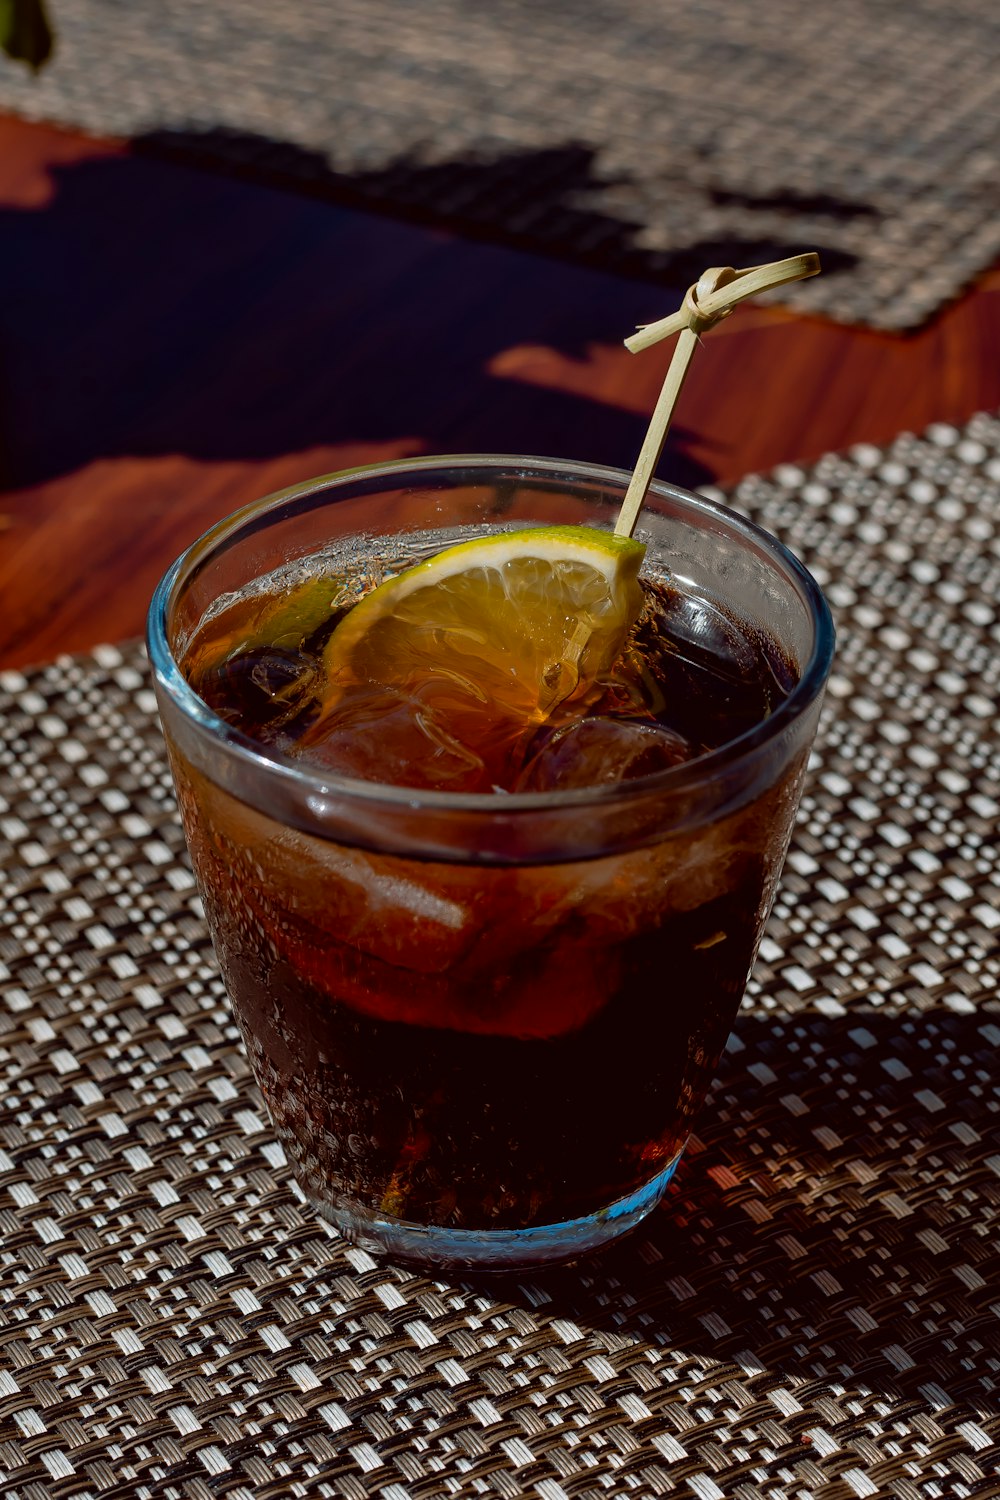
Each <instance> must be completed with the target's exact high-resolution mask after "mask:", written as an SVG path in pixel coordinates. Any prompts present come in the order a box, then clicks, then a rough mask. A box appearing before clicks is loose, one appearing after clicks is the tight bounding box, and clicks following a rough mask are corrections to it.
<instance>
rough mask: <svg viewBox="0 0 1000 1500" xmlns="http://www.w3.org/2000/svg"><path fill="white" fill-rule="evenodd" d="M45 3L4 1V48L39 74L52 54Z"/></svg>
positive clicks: (0, 2) (0, 26)
mask: <svg viewBox="0 0 1000 1500" xmlns="http://www.w3.org/2000/svg"><path fill="white" fill-rule="evenodd" d="M52 45H53V38H52V28H51V26H50V25H49V20H48V17H47V16H46V14H45V6H44V4H43V0H0V47H2V48H3V50H4V51H5V52H6V53H7V55H8V57H14V58H16V59H17V60H18V62H26V63H27V64H28V66H29V67H30V68H33V69H34V70H35V71H36V72H37V71H38V69H39V68H40V67H41V66H42V63H43V62H45V60H46V58H48V57H49V56H51V53H52Z"/></svg>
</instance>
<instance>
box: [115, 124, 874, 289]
mask: <svg viewBox="0 0 1000 1500" xmlns="http://www.w3.org/2000/svg"><path fill="white" fill-rule="evenodd" d="M132 145H133V146H134V148H135V150H136V151H137V152H139V153H140V154H148V155H151V156H156V157H165V158H167V159H168V160H172V161H181V162H185V163H187V164H188V165H201V166H206V165H212V166H217V167H223V168H225V169H228V170H230V171H234V172H236V173H237V174H238V175H239V176H241V177H244V178H248V179H250V180H253V181H263V182H267V183H270V184H271V185H273V186H276V187H290V186H294V187H297V188H299V189H304V190H305V191H307V192H310V193H314V194H315V195H316V196H317V197H321V198H329V199H332V200H333V201H335V202H340V203H345V204H351V205H354V206H355V207H359V208H368V209H377V210H379V211H380V212H382V213H384V214H387V215H389V216H390V217H392V218H402V219H408V220H410V221H411V222H413V223H418V224H427V225H435V226H438V227H441V228H447V229H452V230H455V231H456V232H459V233H462V234H465V235H468V236H472V237H476V238H479V239H485V240H488V241H490V242H491V243H493V244H506V245H511V246H513V247H516V248H518V249H528V250H543V251H545V252H546V253H548V254H551V255H555V256H559V257H561V258H563V259H566V260H569V261H571V262H573V263H575V264H578V265H590V266H594V267H596V268H598V269H602V270H607V269H609V268H613V269H614V270H615V271H617V272H619V273H624V274H626V275H631V276H635V277H641V278H647V279H657V280H661V281H666V282H667V284H668V285H670V286H687V285H689V284H690V283H691V282H694V281H697V280H698V278H699V277H700V276H701V275H702V274H703V272H704V271H705V269H706V267H707V266H720V265H721V266H754V265H762V264H764V263H765V262H767V261H772V260H780V259H782V258H783V257H784V256H786V255H788V254H789V243H790V242H789V240H788V238H787V236H786V235H784V234H783V233H781V232H780V231H776V230H772V232H771V233H769V234H768V233H766V232H761V233H759V234H754V233H752V225H753V219H752V217H751V218H750V219H749V220H748V229H749V230H750V231H751V232H748V230H747V229H745V230H744V231H743V232H742V233H733V232H730V233H729V234H716V235H713V236H708V237H706V238H704V239H699V240H696V241H694V242H693V243H691V244H685V245H683V246H681V247H678V248H676V249H673V250H671V251H670V252H669V254H668V253H666V252H663V251H651V250H648V249H645V248H643V245H642V243H641V240H642V227H643V226H642V224H641V223H640V222H638V221H637V220H629V219H628V218H627V217H623V216H621V215H619V214H614V213H608V212H602V211H601V209H600V203H601V190H602V189H604V188H609V187H610V188H614V187H621V186H624V185H625V184H626V182H627V179H625V178H622V179H619V180H616V181H610V182H609V181H608V180H607V179H602V178H601V177H600V176H599V175H598V172H597V152H596V151H595V150H594V149H593V147H590V146H586V145H584V144H582V143H581V142H573V141H570V142H567V143H566V144H564V145H559V146H549V147H540V148H538V149H536V150H521V151H511V152H506V153H503V154H499V155H494V156H490V157H487V158H483V157H481V156H476V155H472V154H470V155H468V156H461V155H458V156H454V157H449V158H448V159H447V160H444V161H435V162H429V163H425V162H421V161H420V160H419V159H417V158H416V157H408V156H406V155H403V156H401V157H399V158H398V159H397V160H395V161H393V162H391V163H390V164H389V165H387V166H385V167H377V168H374V169H372V170H370V171H363V170H359V171H354V172H340V171H335V170H333V169H332V168H331V167H330V165H329V162H328V160H327V158H326V157H325V156H324V155H323V154H322V153H321V152H319V151H309V150H306V149H304V148H303V147H301V146H295V145H292V144H291V143H289V142H287V141H277V140H272V139H270V138H269V137H267V136H263V135H257V134H254V133H253V132H250V131H240V130H231V129H226V128H224V127H221V126H216V127H214V128H212V129H209V130H202V131H192V130H178V129H171V130H168V129H161V130H154V131H149V132H147V133H146V134H143V135H139V136H135V137H134V138H133V140H132ZM709 198H710V200H711V201H712V202H713V203H717V204H719V205H723V204H725V205H732V204H739V206H740V207H741V208H742V209H743V210H744V211H746V212H749V213H751V214H752V211H753V210H754V209H755V208H760V209H761V210H762V211H766V212H767V213H771V212H788V211H801V212H809V213H822V214H826V215H828V216H832V217H834V218H836V217H841V216H842V217H844V218H845V219H853V218H878V217H879V215H878V212H877V210H876V209H873V208H872V207H871V206H870V205H869V204H865V203H852V202H850V201H844V202H840V201H839V200H836V199H834V198H831V197H829V196H828V195H824V194H816V193H814V194H798V193H796V192H794V191H784V192H772V193H768V194H766V195H764V197H763V198H762V199H760V200H757V199H755V197H754V195H753V194H752V193H748V192H738V191H732V190H722V189H718V190H712V191H711V192H710V193H709ZM805 248H808V249H811V250H816V251H818V252H819V254H820V259H821V262H822V265H823V271H824V274H825V275H827V276H835V275H836V274H837V273H838V272H841V271H845V270H850V269H851V267H853V266H855V265H856V264H857V262H858V256H857V255H856V254H853V253H852V252H851V251H849V250H845V249H842V248H838V247H837V246H836V245H835V244H834V243H826V242H824V241H822V240H819V241H817V240H816V239H815V238H813V239H810V242H809V245H808V246H807V247H805Z"/></svg>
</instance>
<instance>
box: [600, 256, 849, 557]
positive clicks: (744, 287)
mask: <svg viewBox="0 0 1000 1500" xmlns="http://www.w3.org/2000/svg"><path fill="white" fill-rule="evenodd" d="M819 270H820V264H819V256H818V255H814V254H812V253H811V252H810V253H808V254H805V255H792V256H790V257H789V259H788V260H775V261H771V262H770V263H769V264H768V265H766V266H749V267H748V268H747V269H746V270H745V271H734V270H733V268H732V266H712V268H711V269H710V270H708V271H706V272H705V274H704V275H703V276H702V277H701V278H700V280H699V281H698V282H697V283H696V284H695V285H694V286H692V287H688V290H687V294H686V295H685V298H684V301H683V303H682V304H681V306H680V308H679V309H678V310H677V312H675V313H672V314H671V315H670V317H669V318H661V319H660V320H659V322H656V323H647V324H646V325H645V326H644V327H642V328H640V329H639V330H638V332H637V333H633V334H632V335H631V337H630V338H627V339H626V340H625V348H626V349H628V350H629V351H630V353H632V354H638V352H639V351H640V349H648V348H649V346H650V345H651V344H657V343H659V341H660V339H666V338H670V337H671V335H672V334H675V333H676V334H679V335H680V337H679V338H678V340H677V347H676V349H675V350H674V357H673V359H672V360H671V361H670V367H669V369H668V370H667V374H666V379H665V380H664V382H663V389H662V391H661V392H660V396H659V400H658V401H657V403H656V406H655V408H654V410H653V415H652V418H651V419H650V423H649V430H648V431H647V433H646V436H645V439H644V440H643V444H642V448H641V449H640V450H639V457H638V459H637V460H636V465H635V471H634V473H633V475H632V478H631V480H630V481H629V487H628V489H627V490H626V492H625V499H624V500H623V501H622V508H621V511H620V513H619V516H618V520H617V522H616V523H615V535H616V536H631V535H632V533H633V531H634V530H635V523H636V521H637V520H638V518H639V512H640V510H641V509H642V503H643V501H644V500H645V498H646V492H647V490H648V489H649V486H650V483H651V481H652V478H653V473H654V471H655V469H656V465H657V464H658V463H659V460H660V454H661V453H662V451H663V444H664V442H665V441H666V436H667V429H668V428H669V426H670V419H671V417H672V416H673V412H674V407H675V405H676V404H677V398H678V396H679V395H680V393H681V387H682V386H683V384H684V378H685V376H686V375H687V372H688V366H689V365H690V363H691V356H692V355H693V354H694V351H695V349H696V348H697V347H698V342H699V339H700V336H701V335H702V334H703V333H704V332H706V330H707V329H709V328H713V327H714V326H715V324H716V323H720V322H721V321H722V319H723V318H728V316H729V314H730V313H731V312H732V310H733V308H734V307H735V306H736V304H737V303H738V302H743V301H745V300H746V298H747V297H754V296H756V295H757V293H758V292H767V291H770V289H771V288H772V287H775V286H781V285H782V284H783V283H784V282H786V281H803V280H804V279H805V278H806V277H807V276H815V275H816V274H817V273H818V271H819Z"/></svg>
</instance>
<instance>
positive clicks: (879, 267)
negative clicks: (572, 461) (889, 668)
mask: <svg viewBox="0 0 1000 1500" xmlns="http://www.w3.org/2000/svg"><path fill="white" fill-rule="evenodd" d="M51 10H52V12H53V16H54V21H55V24H56V27H57V31H58V37H59V41H58V50H57V53H56V55H55V58H54V60H53V61H52V62H51V63H50V64H49V65H48V67H47V68H46V70H45V71H44V72H43V73H42V75H41V76H40V77H39V79H38V80H36V81H33V80H32V79H31V78H30V77H29V76H28V75H27V74H26V73H25V70H24V69H23V68H20V67H18V66H17V65H15V64H13V63H6V62H5V61H4V60H3V59H2V58H0V108H4V109H10V110H14V111H17V112H21V113H23V114H25V115H27V116H29V117H31V118H37V119H51V120H57V121H62V122H65V123H67V124H71V125H75V126H79V127H82V128H84V129H86V130H90V131H96V132H99V133H111V134H121V135H126V136H133V135H137V134H146V133H149V132H156V133H159V134H158V139H157V140H156V142H155V144H156V147H157V149H159V150H161V151H165V150H169V151H174V152H180V153H181V154H182V155H190V156H192V157H193V158H194V159H196V160H202V161H212V160H215V161H228V162H231V163H235V164H237V165H239V166H240V167H241V168H243V169H245V170H249V171H251V172H253V173H256V174H263V175H264V176H265V177H269V178H270V177H274V178H277V179H278V180H288V181H299V182H306V183H308V184H309V185H310V186H311V187H312V188H313V189H315V190H322V191H330V192H332V193H334V194H340V195H341V196H343V195H344V194H346V195H348V196H349V197H352V198H356V199H357V200H359V201H361V202H364V203H373V204H378V205H380V206H382V207H385V208H388V209H390V210H392V211H396V212H406V213H417V214H420V215H424V216H429V217H430V218H431V219H434V220H442V221H445V222H448V223H454V224H457V225H458V226H459V227H463V226H464V227H465V228H469V229H474V230H476V232H479V233H486V234H487V235H491V236H494V237H495V236H500V237H501V238H505V239H509V238H513V239H514V240H515V241H517V242H519V243H524V244H528V245H532V246H536V247H541V248H544V249H547V250H550V251H555V252H558V253H560V254H563V255H568V256H571V257H573V258H577V259H579V258H583V259H588V260H596V261H598V262H599V263H600V264H603V265H606V266H609V267H612V268H617V269H622V270H626V271H633V272H639V273H641V274H646V275H652V276H656V277H662V278H665V279H667V280H669V281H671V282H672V283H674V284H680V285H686V284H687V283H688V282H689V281H691V280H693V279H696V278H697V276H699V275H700V274H701V272H702V271H703V270H704V269H705V268H706V266H710V265H720V264H721V265H728V264H731V265H753V264H757V263H759V262H761V261H765V260H771V259H774V258H776V257H777V256H779V255H783V254H788V253H790V252H791V251H792V250H799V249H803V250H805V249H817V250H820V251H821V252H822V253H823V256H824V261H825V264H826V274H825V275H824V276H823V277H822V278H821V279H820V280H818V281H816V282H813V283H810V284H809V285H807V286H803V287H800V288H796V289H793V290H792V291H790V292H787V293H785V294H784V299H783V300H785V301H788V302H790V303H791V304H792V305H794V306H797V307H801V308H806V309H811V310H814V311H818V312H823V313H827V314H830V315H831V316H834V317H837V318H840V319H842V320H844V321H847V322H866V323H871V324H873V325H876V326H879V327H884V328H906V327H910V326H914V325H916V324H919V323H920V322H922V321H923V320H925V319H926V318H927V317H928V316H929V315H930V314H931V313H932V312H934V311H935V309H937V308H938V307H940V306H941V305H942V304H943V303H944V302H946V301H947V300H948V299H949V298H950V297H952V296H954V295H955V294H956V293H957V292H959V291H960V290H961V289H962V288H963V286H965V285H966V284H967V283H968V281H969V280H970V279H971V278H972V277H974V276H975V275H977V274H978V273H979V272H981V271H983V270H984V269H986V268H987V267H988V266H989V265H990V264H991V263H992V262H993V261H994V260H995V259H996V258H997V256H998V255H1000V218H998V215H997V181H998V173H1000V91H998V89H997V86H996V80H997V77H998V75H1000V11H998V9H997V6H996V4H995V0H951V3H949V4H947V5H942V4H938V3H930V0H840V3H838V4H837V5H836V6H809V5H805V4H803V3H802V0H772V3H771V4H769V5H768V6H767V7H766V8H765V9H763V10H762V9H761V7H759V6H751V5H748V4H746V3H745V0H672V3H671V4H669V5H664V4H662V3H661V0H618V3H616V4H614V5H608V4H606V3H603V0H562V3H560V4H559V5H555V6H553V5H539V4H538V3H536V0H492V3H491V4H489V5H471V4H469V3H468V0H422V3H421V4H420V5H419V6H412V5H409V4H407V3H406V0H336V3H335V4H330V3H329V0H298V3H297V4H296V5H294V6H276V5H273V4H271V3H269V0H214V3H213V4H211V5H204V4H202V3H201V0H172V3H171V4H170V5H168V6H163V5H158V4H155V3H154V0H129V3H128V4H123V3H121V0H54V3H52V4H51Z"/></svg>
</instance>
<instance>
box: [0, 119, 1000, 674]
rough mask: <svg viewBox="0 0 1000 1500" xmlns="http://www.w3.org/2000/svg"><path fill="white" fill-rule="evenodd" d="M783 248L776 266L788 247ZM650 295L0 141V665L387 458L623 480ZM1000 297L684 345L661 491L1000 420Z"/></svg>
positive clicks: (268, 194) (307, 207) (107, 625)
mask: <svg viewBox="0 0 1000 1500" xmlns="http://www.w3.org/2000/svg"><path fill="white" fill-rule="evenodd" d="M801 248H808V247H803V246H789V251H790V252H791V251H794V250H797V249H801ZM678 300H679V297H678V295H677V294H676V293H675V292H672V291H670V290H668V289H664V288H663V287H657V286H654V285H650V284H644V283H641V282H636V281H631V280H627V279H624V278H621V277H618V276H612V275H604V274H601V273H600V272H596V271H594V270H589V269H582V268H575V267H572V266H567V265H565V264H562V263H559V262H556V261H553V260H548V259H545V258H542V257H539V256H533V255H528V254H524V253H522V252H518V251H513V250H509V249H502V248H492V247H490V246H488V245H483V244H481V243H471V242H465V241H462V240H460V239H458V238H455V237H454V236H451V235H447V234H443V233H438V232H435V231H432V230H428V229H425V228H420V227H415V226H413V225H408V224H402V223H395V222H393V221H391V220H389V219H387V218H381V217H377V216H375V215H369V214H365V213H360V212H357V211H355V210H352V209H347V208H343V207H340V206H338V205H336V204H333V203H330V202H324V201H319V200H316V199H312V198H309V197H306V196H304V195H300V194H297V193H292V192H287V193H286V192H281V191H278V190H275V189H272V188H267V187H262V186H258V185H255V184H253V183H248V182H246V181H240V180H236V179H234V178H229V177H226V176H223V175H219V174H216V173H213V172H209V171H204V172H203V171H200V170H198V169H196V168H192V167H188V166H180V165H177V164H174V163H168V162H164V161H158V160H153V159H150V158H149V157H146V156H137V155H134V154H133V153H131V152H130V150H129V148H128V146H127V144H125V143H121V142H111V141H97V140H93V139H88V138H86V137H84V136H80V135H75V134H73V133H70V132H66V131H60V130H56V129H52V128H49V127H45V126H40V125H33V124H27V123H25V122H22V121H18V120H13V119H3V118H0V598H2V601H3V608H2V611H0V666H7V667H10V666H19V665H25V664H28V663H31V662H37V661H42V660H45V659H47V658H50V657H52V656H54V655H56V654H58V653H59V652H61V651H71V650H82V649H86V648H87V647H89V646H92V645H94V644H96V643H97V642H98V641H103V640H116V639H121V638H123V637H126V636H130V635H134V634H136V633H138V632H139V631H140V630H141V629H142V624H143V619H144V615H145V610H146V605H147V603H148V599H149V595H150V593H151V591H152V588H153V586H154V584H155V582H156V580H157V578H158V577H159V575H160V573H161V572H162V571H163V569H164V568H165V567H166V565H167V564H168V563H169V562H170V561H171V559H172V558H173V557H174V556H175V555H176V554H177V553H178V552H179V551H180V550H181V549H182V548H183V547H184V546H185V545H186V544H187V543H188V542H189V541H191V540H192V539H193V538H194V537H195V536H196V535H197V534H198V533H199V532H200V531H202V530H203V529H204V528H205V527H206V526H207V525H208V524H209V523H210V522H212V521H213V520H215V519H216V518H218V517H219V516H221V515H224V514H225V513H227V512H228V511H231V510H233V509H235V508H236V507H237V506H239V505H241V504H243V503H245V502H246V501H248V500H251V499H253V498H255V497H256V496H258V495H261V494H266V493H268V492H269V491H271V490H274V489H278V488H280V487H281V486H283V485H285V484H290V483H293V482H294V481H296V480H299V479H305V478H308V477H309V476H311V475H313V474H317V473H324V472H328V471H330V470H333V469H337V468H341V467H344V466H346V465H349V464H355V463H359V462H362V461H365V460H369V459H375V458H387V457H395V456H404V455H407V454H413V453H421V452H425V453H433V452H442V453H444V452H452V453H454V452H470V451H477V452H479V451H498V452H519V453H540V454H549V455H555V456H559V457H568V458H579V459H585V460H590V461H593V462H596V463H606V464H614V465H618V466H620V467H629V466H631V464H632V462H633V461H634V459H635V456H636V454H637V452H638V448H639V444H640V442H641V439H642V435H643V432H644V430H645V426H646V421H647V418H648V415H649V412H650V410H651V409H652V405H653V402H654V400H655V397H656V394H657V392H658V389H659V385H660V382H661V380H662V376H663V372H664V369H665V367H666V363H667V361H668V359H669V355H670V350H669V348H668V347H666V346H660V347H658V348H656V349H653V350H651V351H649V352H647V353H645V354H642V355H637V356H634V355H630V354H628V353H627V352H626V351H625V350H624V349H623V348H622V347H621V339H622V338H623V337H624V336H625V335H626V334H627V333H628V332H630V331H631V329H632V328H633V326H634V325H635V324H636V323H637V322H644V321H649V320H651V319H653V318H656V317H660V316H662V315H664V314H665V313H666V312H669V311H672V310H673V309H674V307H675V306H676V305H677V302H678ZM998 341H1000V273H998V272H994V273H992V274H991V275H990V276H988V277H987V278H985V279H984V281H983V282H982V283H981V285H980V286H979V287H977V288H976V289H974V290H973V291H972V292H970V293H969V294H968V295H967V296H965V297H964V298H963V299H962V300H960V301H959V302H957V303H956V304H954V305H953V306H952V307H950V308H948V309H947V310H946V311H945V312H944V313H943V314H942V315H941V316H940V317H939V318H937V319H936V321H935V322H933V323H932V324H931V325H929V326H928V327H927V328H925V329H923V330H922V331H921V332H919V333H918V334H915V335H913V336H911V337H907V338H902V337H898V336H893V335H886V334H878V333H873V332H870V331H867V330H864V329H858V328H846V327H840V326H838V325H835V324H832V323H828V322H825V321H823V320H820V319H816V318H806V317H800V316H795V315H792V314H790V313H786V312H784V311H781V310H779V309H775V308H762V307H759V306H753V307H748V308H744V309H742V310H741V311H739V312H737V313H736V315H735V316H734V317H733V318H732V319H730V320H729V321H728V322H727V323H725V324H723V325H721V326H720V327H719V328H718V329H716V330H714V331H713V332H712V333H711V334H709V335H708V336H707V337H706V339H705V342H704V348H703V349H702V350H701V351H700V352H699V355H698V357H697V359H696V361H695V364H694V367H693V370H692V374H691V376H690V378H689V381H688V384H687V385H686V387H685V390H684V394H683V397H682V404H681V407H680V409H679V412H678V419H677V426H676V428H675V429H674V431H673V433H672V435H671V440H670V443H669V445H668V448H667V450H666V452H665V454H664V457H663V459H662V461H661V465H660V470H659V472H660V473H661V474H662V475H663V476H664V477H666V478H669V479H673V480H675V481H676V482H678V483H681V484H694V483H699V482H702V481H705V480H708V479H715V480H719V481H721V482H722V483H726V482H729V481H733V480H735V479H737V478H739V477H740V476H741V475H742V474H744V473H746V472H748V471H750V470H753V469H760V468H768V467H770V466H771V465H773V464H775V463H778V462H782V461H808V460H811V459H813V458H815V457H817V456H818V455H819V454H820V453H822V452H824V451H825V450H827V449H830V448H839V447H845V446H847V445H849V444H851V443H855V442H860V441H865V442H874V443H883V442H886V441H888V440H889V439H890V438H892V437H894V436H895V434H896V433H897V432H899V431H901V430H903V429H907V428H908V429H911V430H919V429H920V428H921V427H923V426H925V425H926V424H927V423H929V422H932V421H945V422H960V421H963V420H964V419H965V418H967V417H968V416H969V415H970V414H971V413H972V412H973V411H975V410H977V409H981V408H993V407H997V406H1000V361H998V360H997V359H996V356H995V350H996V348H997V346H998Z"/></svg>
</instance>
